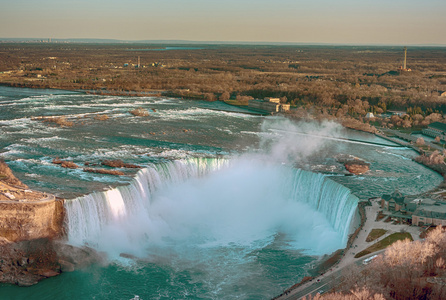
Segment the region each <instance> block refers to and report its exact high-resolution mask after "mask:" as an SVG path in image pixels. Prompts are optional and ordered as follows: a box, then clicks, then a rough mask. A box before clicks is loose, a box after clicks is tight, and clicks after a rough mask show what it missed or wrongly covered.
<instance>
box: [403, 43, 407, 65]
mask: <svg viewBox="0 0 446 300" xmlns="http://www.w3.org/2000/svg"><path fill="white" fill-rule="evenodd" d="M406 58H407V47H404V62H403V70H406V69H407V67H406Z"/></svg>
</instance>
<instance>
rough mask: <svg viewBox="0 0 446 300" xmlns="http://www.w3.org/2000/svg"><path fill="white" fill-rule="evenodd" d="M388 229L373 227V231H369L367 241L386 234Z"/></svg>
mask: <svg viewBox="0 0 446 300" xmlns="http://www.w3.org/2000/svg"><path fill="white" fill-rule="evenodd" d="M386 232H387V230H385V229H372V231H371V232H370V233H369V235H368V236H367V238H366V239H365V241H366V242H373V241H374V240H376V239H378V238H380V237H382V236H383V235H384V234H386Z"/></svg>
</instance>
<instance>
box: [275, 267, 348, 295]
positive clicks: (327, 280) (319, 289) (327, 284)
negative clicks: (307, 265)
mask: <svg viewBox="0 0 446 300" xmlns="http://www.w3.org/2000/svg"><path fill="white" fill-rule="evenodd" d="M341 277H342V274H341V270H339V271H335V272H333V273H332V274H330V275H327V276H326V277H323V278H322V279H321V280H320V281H316V280H315V281H314V283H313V284H312V285H310V286H308V287H306V288H303V289H301V290H299V291H298V292H296V293H292V292H291V293H290V294H288V295H284V296H282V297H281V298H280V299H283V300H297V299H301V298H303V297H306V296H308V295H312V296H314V295H316V294H317V293H320V294H323V293H325V292H327V291H329V290H330V289H331V288H333V287H334V286H335V285H337V284H339V281H340V278H341Z"/></svg>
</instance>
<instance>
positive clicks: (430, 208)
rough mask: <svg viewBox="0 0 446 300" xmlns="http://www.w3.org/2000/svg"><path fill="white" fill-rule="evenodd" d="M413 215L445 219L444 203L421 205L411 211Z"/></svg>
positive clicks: (445, 208) (445, 206)
mask: <svg viewBox="0 0 446 300" xmlns="http://www.w3.org/2000/svg"><path fill="white" fill-rule="evenodd" d="M413 214H414V215H415V216H420V217H427V218H435V219H443V220H445V219H446V205H445V204H441V203H440V204H439V205H423V206H420V207H419V208H417V210H416V211H415V212H414V213H413Z"/></svg>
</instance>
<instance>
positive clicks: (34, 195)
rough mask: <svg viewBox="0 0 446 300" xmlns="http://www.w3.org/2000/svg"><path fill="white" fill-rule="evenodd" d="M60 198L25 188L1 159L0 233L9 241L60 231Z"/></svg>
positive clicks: (44, 236)
mask: <svg viewBox="0 0 446 300" xmlns="http://www.w3.org/2000/svg"><path fill="white" fill-rule="evenodd" d="M63 221H64V207H63V199H59V198H56V197H55V196H54V195H51V194H47V193H42V192H38V191H33V190H30V189H28V187H27V186H26V185H24V184H23V183H22V182H20V180H18V179H17V178H16V177H15V176H14V175H13V174H12V172H11V170H10V169H9V167H8V166H7V165H6V163H5V162H3V161H0V237H3V238H5V239H7V240H9V241H11V242H18V241H23V240H33V239H40V238H49V239H54V238H57V237H61V236H62V235H63Z"/></svg>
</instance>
